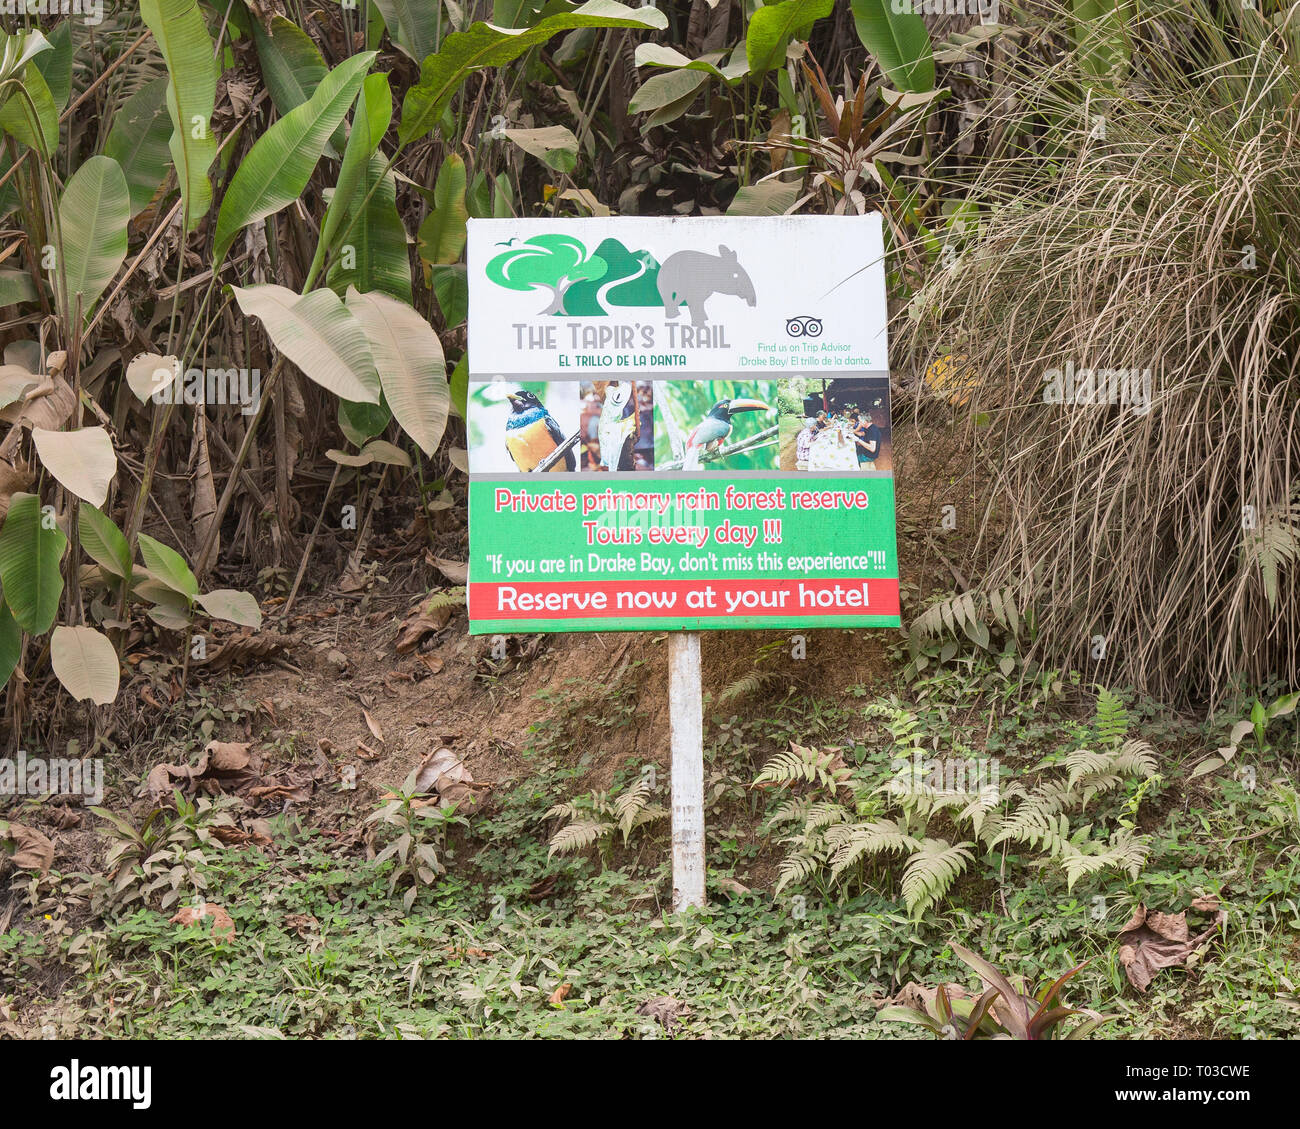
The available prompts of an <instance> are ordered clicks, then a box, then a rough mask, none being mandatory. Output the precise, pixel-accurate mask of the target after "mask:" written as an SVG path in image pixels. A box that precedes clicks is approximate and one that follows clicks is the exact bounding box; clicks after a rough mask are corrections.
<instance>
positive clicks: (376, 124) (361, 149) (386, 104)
mask: <svg viewBox="0 0 1300 1129" xmlns="http://www.w3.org/2000/svg"><path fill="white" fill-rule="evenodd" d="M392 120H393V92H392V90H391V89H390V88H389V85H388V76H387V75H386V74H372V75H367V76H366V79H365V81H364V82H363V83H362V84H361V96H360V97H359V98H358V99H357V112H356V113H355V114H354V115H353V119H352V132H351V133H350V134H349V135H348V141H347V147H346V148H345V149H344V151H343V163H342V165H341V166H340V168H339V178H338V181H337V183H336V184H335V185H334V193H333V195H332V196H331V197H330V202H329V205H328V206H327V207H326V209H325V218H324V219H323V220H322V221H321V228H320V238H319V239H318V240H317V241H316V254H315V258H313V260H312V264H311V269H310V270H309V271H308V272H307V284H306V285H305V286H304V287H303V289H304V290H310V289H311V288H312V286H313V284H314V283H315V281H316V273H317V272H318V271H319V270H320V265H321V262H322V260H323V259H324V256H325V252H326V251H328V250H329V249H330V248H331V247H333V246H334V238H335V236H337V235H338V233H339V229H340V227H341V226H342V224H343V220H344V217H345V216H346V215H347V214H348V209H349V207H350V206H351V204H352V202H353V200H354V199H356V192H357V185H358V184H359V183H360V182H361V177H362V175H363V174H364V172H365V170H366V166H367V165H368V164H369V163H370V158H371V157H373V156H374V155H375V152H376V151H377V150H378V148H379V142H380V141H381V140H383V136H384V134H385V133H386V132H387V130H388V126H389V124H390V123H391V122H392Z"/></svg>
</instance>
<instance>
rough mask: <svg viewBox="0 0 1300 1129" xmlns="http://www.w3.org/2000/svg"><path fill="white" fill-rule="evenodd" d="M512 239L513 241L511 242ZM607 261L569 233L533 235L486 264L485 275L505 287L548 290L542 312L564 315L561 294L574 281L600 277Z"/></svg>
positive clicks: (605, 268)
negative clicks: (588, 250) (549, 296)
mask: <svg viewBox="0 0 1300 1129" xmlns="http://www.w3.org/2000/svg"><path fill="white" fill-rule="evenodd" d="M512 242H513V241H512ZM608 269H609V264H607V263H606V262H605V260H604V259H602V258H600V256H598V255H591V256H588V255H587V249H586V247H584V246H583V245H582V244H581V243H580V242H579V241H578V240H576V239H574V238H573V236H571V235H553V234H547V235H535V236H533V238H531V239H529V240H527V241H526V242H524V243H521V244H519V245H518V246H516V247H511V248H510V250H508V251H503V252H501V254H499V255H498V256H497V257H496V258H494V259H492V260H491V261H490V262H489V263H488V265H487V276H488V278H489V279H490V280H491V281H492V282H495V283H496V284H497V285H498V286H504V287H506V288H507V289H508V290H549V291H551V303H550V305H549V306H547V307H546V309H544V310H542V315H543V316H544V315H546V314H564V313H567V312H568V311H567V310H566V309H565V307H564V297H565V294H566V293H567V292H568V290H569V287H571V286H572V285H573V284H574V283H575V282H581V281H589V280H595V279H599V278H602V277H604V274H605V271H606V270H608Z"/></svg>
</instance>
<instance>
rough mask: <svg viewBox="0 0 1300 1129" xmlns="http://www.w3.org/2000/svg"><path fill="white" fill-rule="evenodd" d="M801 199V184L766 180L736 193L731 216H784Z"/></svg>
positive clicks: (729, 211) (730, 211) (731, 207)
mask: <svg viewBox="0 0 1300 1129" xmlns="http://www.w3.org/2000/svg"><path fill="white" fill-rule="evenodd" d="M798 199H799V182H798V181H795V182H793V183H790V184H787V183H786V182H785V181H782V180H764V181H761V182H760V183H758V184H751V185H749V186H748V187H747V188H742V189H741V190H740V191H739V192H737V193H736V196H735V199H733V200H732V201H731V205H730V207H728V208H727V215H729V216H783V215H785V213H786V212H787V211H789V210H790V208H791V207H792V206H793V205H794V202H795V201H796V200H798Z"/></svg>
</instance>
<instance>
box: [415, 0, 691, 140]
mask: <svg viewBox="0 0 1300 1129" xmlns="http://www.w3.org/2000/svg"><path fill="white" fill-rule="evenodd" d="M667 26H668V18H667V17H666V16H665V15H664V14H663V13H662V12H660V11H659V10H658V9H656V8H629V7H627V6H625V5H623V4H618V3H615V2H614V0H588V2H587V3H586V4H583V5H582V6H581V7H579V8H576V9H575V10H574V11H572V12H559V13H556V14H555V15H553V16H547V17H546V18H545V19H543V20H539V21H538V22H537V23H536V24H535V25H534V26H533V27H531V28H527V29H524V30H517V31H511V30H505V29H502V28H498V27H493V26H492V25H491V24H487V23H475V24H471V25H470V26H469V28H467V29H466V30H465V31H459V32H455V33H454V34H452V35H449V36H447V38H446V39H445V40H443V43H442V49H441V50H440V51H438V53H437V54H435V55H430V56H428V58H426V59H425V60H424V64H423V65H422V66H421V68H420V81H419V83H418V84H417V85H415V86H413V87H411V89H410V90H409V91H408V92H407V94H406V99H405V101H404V102H403V103H402V123H401V125H400V126H399V127H398V131H397V135H398V139H399V140H400V141H401V143H402V144H403V145H405V144H407V143H408V142H410V141H414V140H415V139H416V138H417V137H423V136H424V135H425V134H426V133H428V132H429V131H430V130H431V129H433V128H434V126H436V125H437V124H438V122H439V120H440V119H441V118H442V114H443V111H444V110H445V109H446V108H447V106H448V104H450V102H451V99H452V97H453V95H455V93H456V91H457V90H459V89H460V85H461V83H463V82H464V81H465V79H467V78H468V77H469V76H470V75H471V74H473V73H474V72H475V71H478V70H481V69H483V68H484V67H499V66H502V65H504V64H505V63H512V62H514V61H515V59H517V58H519V56H520V55H522V54H523V53H524V52H525V51H527V50H529V49H530V48H532V47H537V46H539V45H541V44H543V43H545V42H546V41H547V40H548V39H550V38H551V37H552V36H553V35H555V34H557V33H558V32H561V31H569V30H571V29H573V28H580V27H628V28H636V29H638V30H645V29H647V28H653V29H655V30H659V29H662V28H665V27H667Z"/></svg>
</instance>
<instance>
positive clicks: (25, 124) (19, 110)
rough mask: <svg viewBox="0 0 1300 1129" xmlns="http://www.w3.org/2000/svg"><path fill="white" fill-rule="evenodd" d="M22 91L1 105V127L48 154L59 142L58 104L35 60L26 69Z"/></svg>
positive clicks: (16, 137) (28, 144) (24, 143)
mask: <svg viewBox="0 0 1300 1129" xmlns="http://www.w3.org/2000/svg"><path fill="white" fill-rule="evenodd" d="M22 88H23V91H25V92H26V97H24V96H23V94H22V93H17V92H15V93H14V95H13V97H11V98H10V99H9V100H8V101H7V102H5V104H4V105H3V106H0V128H3V129H4V130H5V131H6V132H8V133H11V134H13V136H14V138H15V139H16V140H18V141H19V142H21V143H22V144H23V145H26V146H27V147H28V148H31V149H35V150H36V151H37V152H38V153H40V154H41V155H42V156H45V157H48V156H49V155H50V154H51V153H53V152H54V150H55V149H56V148H58V144H59V108H58V106H56V105H55V104H54V96H53V95H52V94H51V93H50V88H49V86H48V85H47V84H46V82H45V76H44V75H43V74H42V73H41V71H40V69H39V68H38V67H37V66H36V64H35V63H34V62H32V63H29V64H28V65H27V69H26V70H25V71H24V72H23V79H22Z"/></svg>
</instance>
